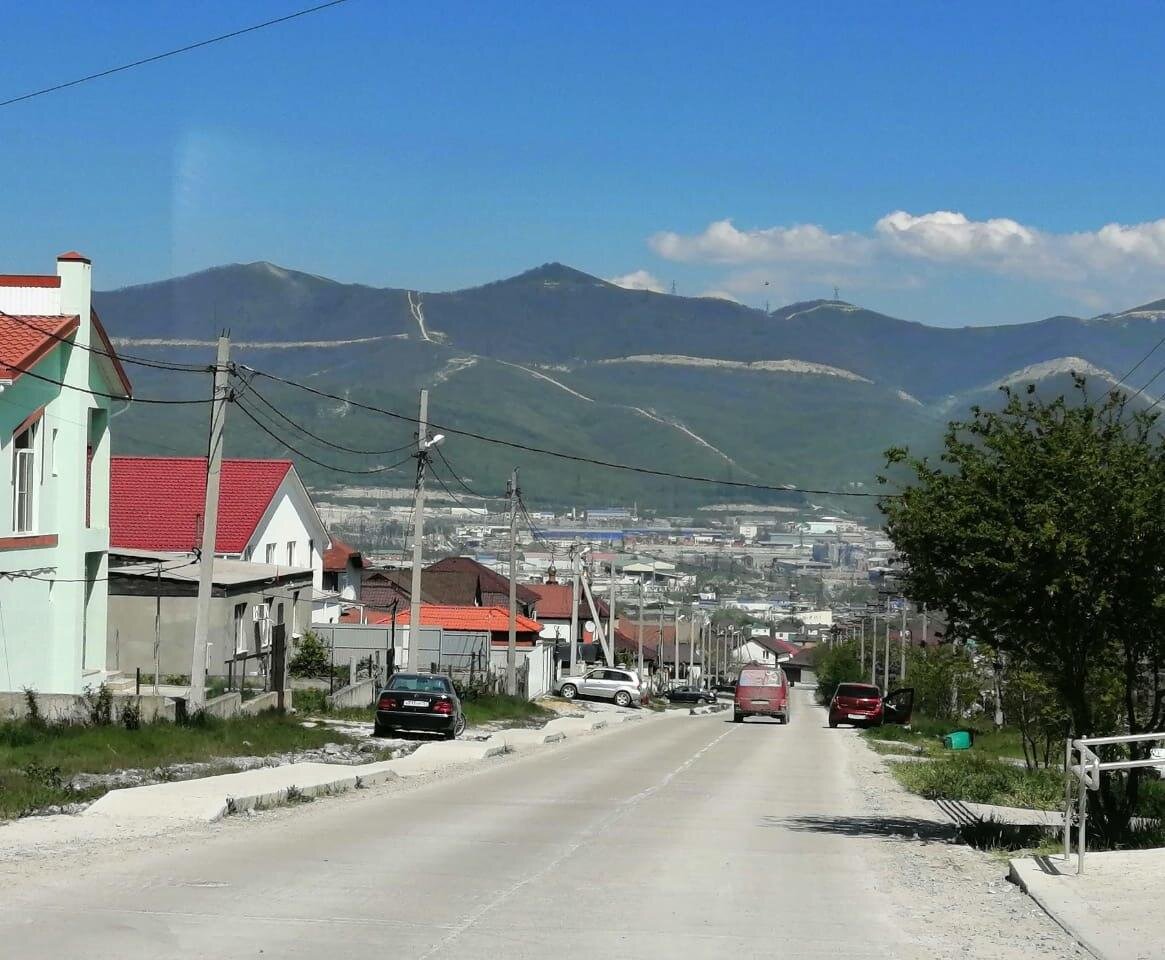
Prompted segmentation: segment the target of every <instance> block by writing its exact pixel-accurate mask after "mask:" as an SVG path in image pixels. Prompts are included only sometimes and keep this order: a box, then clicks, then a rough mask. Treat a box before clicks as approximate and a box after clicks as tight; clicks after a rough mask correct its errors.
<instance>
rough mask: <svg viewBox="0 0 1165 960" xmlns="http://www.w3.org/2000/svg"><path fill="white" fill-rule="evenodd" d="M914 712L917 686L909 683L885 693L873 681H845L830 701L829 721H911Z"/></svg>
mask: <svg viewBox="0 0 1165 960" xmlns="http://www.w3.org/2000/svg"><path fill="white" fill-rule="evenodd" d="M913 712H914V690H913V688H910V687H907V688H904V689H902V690H892V691H891V692H890V693H888V694H886V695H885V696H882V691H881V688H879V687H877V686H875V685H874V684H872V683H843V684H840V685H839V686H838V688H837V692H836V693H834V695H833V699H832V700H830V701H829V725H830V726H831V727H836V726H837V725H838V724H839V723H848V724H852V725H853V726H855V727H876V726H879V725H880V724H883V723H902V724H906V723H909V722H910V717H911V714H912V713H913Z"/></svg>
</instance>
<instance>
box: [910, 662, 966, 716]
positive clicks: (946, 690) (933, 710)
mask: <svg viewBox="0 0 1165 960" xmlns="http://www.w3.org/2000/svg"><path fill="white" fill-rule="evenodd" d="M906 684H907V686H911V687H913V688H914V709H915V711H916V712H918V713H924V714H926V715H927V716H928V717H934V718H935V719H937V720H949V721H956V720H959V719H960V718H961V717H962V716H963V715H964V713H965V712H966V710H967V708H968V707H970V706H971V704H973V703H974V702H975V701H976V700H977V699H978V698H979V690H980V688H981V687H982V678H981V677H980V675H979V671H978V669H977V668H976V667H975V664H974V662H973V661H972V660H971V657H970V656H969V655H968V654H967V652H966V651H965V650H964V649H956V648H955V647H954V646H952V645H949V644H944V645H942V646H932V647H912V648H910V649H909V653H908V655H907V664H906Z"/></svg>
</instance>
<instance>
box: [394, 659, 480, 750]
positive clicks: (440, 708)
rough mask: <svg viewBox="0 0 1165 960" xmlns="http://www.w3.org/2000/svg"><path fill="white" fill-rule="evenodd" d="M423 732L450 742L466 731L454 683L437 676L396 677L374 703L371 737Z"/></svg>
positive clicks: (412, 675)
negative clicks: (435, 734) (374, 719)
mask: <svg viewBox="0 0 1165 960" xmlns="http://www.w3.org/2000/svg"><path fill="white" fill-rule="evenodd" d="M397 730H424V731H429V732H435V733H440V734H443V735H444V737H445V739H446V740H453V739H454V738H455V737H457V736H459V735H460V734H461V733H462V732H464V730H465V714H464V713H462V711H461V700H460V699H459V698H458V696H457V691H456V690H454V689H453V681H452V680H450V679H449V678H448V677H445V676H442V675H441V674H438V673H396V674H393V675H392V677H391V678H390V679H389V681H388V685H387V686H386V687H385V688H384V689H383V690H381V691H380V696H379V697H378V698H377V700H376V721H375V723H374V725H373V733H374V734H375V735H376V736H378V737H387V736H390V735H391V734H393V733H395V732H396V731H397Z"/></svg>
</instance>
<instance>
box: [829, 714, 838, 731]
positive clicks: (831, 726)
mask: <svg viewBox="0 0 1165 960" xmlns="http://www.w3.org/2000/svg"><path fill="white" fill-rule="evenodd" d="M829 729H830V730H836V729H837V721H836V720H834V719H833V717H830V718H829Z"/></svg>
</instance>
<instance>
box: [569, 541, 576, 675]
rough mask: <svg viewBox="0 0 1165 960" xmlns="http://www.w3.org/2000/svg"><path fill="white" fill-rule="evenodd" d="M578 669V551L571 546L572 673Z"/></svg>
mask: <svg viewBox="0 0 1165 960" xmlns="http://www.w3.org/2000/svg"><path fill="white" fill-rule="evenodd" d="M577 670H578V553H577V551H576V550H575V547H574V544H571V547H570V675H571V676H572V677H573V676H574V675H575V672H576V671H577Z"/></svg>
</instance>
